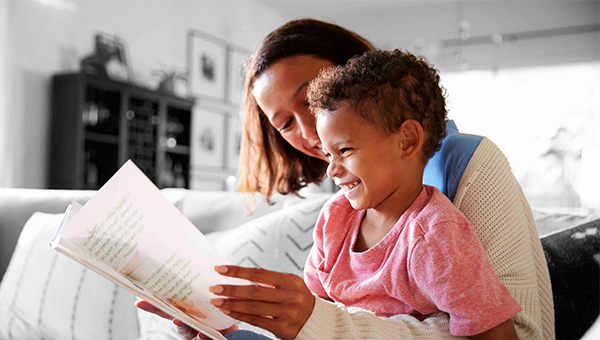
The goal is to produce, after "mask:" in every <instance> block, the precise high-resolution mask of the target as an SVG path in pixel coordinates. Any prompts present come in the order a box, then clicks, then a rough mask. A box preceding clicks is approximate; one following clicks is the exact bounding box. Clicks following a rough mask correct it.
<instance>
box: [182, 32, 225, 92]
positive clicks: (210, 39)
mask: <svg viewBox="0 0 600 340" xmlns="http://www.w3.org/2000/svg"><path fill="white" fill-rule="evenodd" d="M226 62H227V42H226V41H224V40H222V39H219V38H217V37H214V36H212V35H209V34H206V33H203V32H201V31H198V30H190V31H188V39H187V67H188V74H189V76H190V77H189V80H188V83H189V91H190V94H191V95H193V96H200V97H204V98H207V99H216V100H218V101H225V99H226V98H225V92H226V86H227V84H226V83H227V78H226V69H227V68H226Z"/></svg>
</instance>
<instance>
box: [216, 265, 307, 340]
mask: <svg viewBox="0 0 600 340" xmlns="http://www.w3.org/2000/svg"><path fill="white" fill-rule="evenodd" d="M215 270H216V271H217V272H218V273H220V274H221V275H223V276H229V277H237V278H240V279H246V280H249V281H252V282H257V283H260V284H262V285H264V286H260V285H250V286H235V285H218V286H212V287H210V291H211V292H213V293H214V294H216V295H220V296H224V297H226V298H225V299H220V298H219V299H212V300H211V303H212V304H213V305H215V306H216V307H218V308H219V309H220V310H221V311H222V312H223V313H225V314H228V315H229V316H231V317H232V318H234V319H237V320H240V321H244V322H247V323H249V324H251V325H255V326H258V327H261V328H264V329H266V330H268V331H270V332H271V333H273V334H274V335H275V336H277V337H278V338H280V339H284V340H287V339H294V338H295V337H296V335H297V334H298V333H299V332H300V329H302V327H303V326H304V324H305V323H306V320H308V317H309V316H310V314H311V313H312V311H313V308H314V305H315V298H314V296H313V295H312V293H311V292H310V290H308V287H306V284H305V283H304V280H302V278H300V277H298V276H296V275H293V274H284V273H278V272H274V271H270V270H266V269H261V268H243V267H237V266H218V267H215Z"/></svg>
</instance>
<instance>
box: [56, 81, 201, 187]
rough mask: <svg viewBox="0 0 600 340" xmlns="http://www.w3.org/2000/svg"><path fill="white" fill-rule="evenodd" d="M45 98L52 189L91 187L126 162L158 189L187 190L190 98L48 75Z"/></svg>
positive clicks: (116, 82) (122, 83) (100, 183)
mask: <svg viewBox="0 0 600 340" xmlns="http://www.w3.org/2000/svg"><path fill="white" fill-rule="evenodd" d="M52 96H53V99H52V113H53V115H52V141H51V143H50V147H51V152H52V158H51V164H50V184H49V186H50V187H51V188H53V189H82V188H85V189H97V188H99V187H100V186H102V185H103V184H104V183H105V182H106V181H107V180H108V179H109V178H110V177H111V176H112V175H113V174H114V173H115V172H116V171H117V169H118V168H119V167H120V165H122V164H123V163H125V162H126V161H127V159H132V160H133V161H134V162H135V163H136V165H137V166H138V167H139V168H140V169H141V170H142V171H143V172H144V173H145V174H146V176H148V178H150V180H151V181H153V182H154V183H155V184H157V185H158V186H160V187H172V186H179V187H181V186H183V187H189V171H190V170H189V166H190V158H191V148H190V131H191V126H190V123H191V115H192V111H193V106H194V104H195V100H194V98H181V97H177V96H176V95H174V94H171V93H166V92H162V91H154V90H152V89H148V88H144V87H141V86H138V85H135V84H132V83H128V82H121V81H117V80H113V79H109V78H106V77H100V76H97V75H90V74H85V73H80V72H78V73H70V74H60V75H55V76H54V77H53V85H52ZM171 138H172V139H174V141H170V140H169V139H171ZM167 142H170V143H171V145H174V147H172V148H170V147H168V146H167V145H168V144H167ZM173 142H174V143H173Z"/></svg>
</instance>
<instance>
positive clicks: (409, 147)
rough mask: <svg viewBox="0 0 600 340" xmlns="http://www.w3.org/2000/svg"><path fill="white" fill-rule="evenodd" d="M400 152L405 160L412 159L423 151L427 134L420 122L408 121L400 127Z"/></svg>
mask: <svg viewBox="0 0 600 340" xmlns="http://www.w3.org/2000/svg"><path fill="white" fill-rule="evenodd" d="M399 132H400V140H399V143H400V151H401V152H402V155H403V156H404V158H412V157H413V156H414V155H416V154H417V153H419V151H421V148H422V147H423V141H424V140H425V132H424V131H423V127H422V126H421V124H420V123H419V122H417V121H416V120H414V119H407V120H405V121H404V123H402V125H400V131H399Z"/></svg>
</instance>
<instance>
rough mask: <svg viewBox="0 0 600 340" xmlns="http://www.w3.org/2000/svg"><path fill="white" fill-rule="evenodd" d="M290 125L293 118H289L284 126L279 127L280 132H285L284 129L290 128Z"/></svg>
mask: <svg viewBox="0 0 600 340" xmlns="http://www.w3.org/2000/svg"><path fill="white" fill-rule="evenodd" d="M290 125H292V119H288V120H287V121H286V122H285V123H284V124H283V126H282V127H280V128H279V131H280V132H283V131H285V130H287V128H289V127H290Z"/></svg>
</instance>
